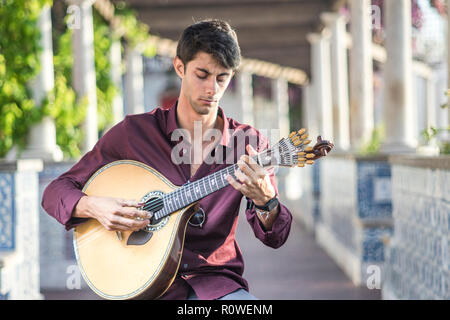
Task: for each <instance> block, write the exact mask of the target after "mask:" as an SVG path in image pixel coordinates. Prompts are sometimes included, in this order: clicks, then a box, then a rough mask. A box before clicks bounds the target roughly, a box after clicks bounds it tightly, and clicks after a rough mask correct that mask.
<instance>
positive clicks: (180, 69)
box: [173, 56, 184, 79]
mask: <svg viewBox="0 0 450 320" xmlns="http://www.w3.org/2000/svg"><path fill="white" fill-rule="evenodd" d="M173 68H174V69H175V72H176V73H177V74H178V76H179V77H180V79H183V77H184V63H183V61H181V59H180V58H179V57H178V56H175V58H173Z"/></svg>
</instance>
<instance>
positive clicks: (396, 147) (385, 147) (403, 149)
mask: <svg viewBox="0 0 450 320" xmlns="http://www.w3.org/2000/svg"><path fill="white" fill-rule="evenodd" d="M416 152H417V147H415V146H412V145H408V144H405V143H401V142H392V143H384V144H382V145H381V147H380V153H384V154H386V153H387V154H393V153H416Z"/></svg>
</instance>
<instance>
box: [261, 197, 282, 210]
mask: <svg viewBox="0 0 450 320" xmlns="http://www.w3.org/2000/svg"><path fill="white" fill-rule="evenodd" d="M278 203H279V201H278V198H277V196H275V197H273V198H272V199H270V200H269V201H268V202H267V203H266V204H265V205H263V206H258V205H256V204H255V208H256V209H259V210H262V211H267V212H270V211H272V210H273V209H275V208H276V207H277V206H278Z"/></svg>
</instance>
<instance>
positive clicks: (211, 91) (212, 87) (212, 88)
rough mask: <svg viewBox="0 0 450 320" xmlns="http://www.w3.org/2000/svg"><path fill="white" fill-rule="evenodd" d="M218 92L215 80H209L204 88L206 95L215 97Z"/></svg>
mask: <svg viewBox="0 0 450 320" xmlns="http://www.w3.org/2000/svg"><path fill="white" fill-rule="evenodd" d="M218 90H219V84H218V83H217V81H216V79H211V80H209V81H208V83H207V87H206V93H207V94H208V95H215V94H216V92H217V91H218Z"/></svg>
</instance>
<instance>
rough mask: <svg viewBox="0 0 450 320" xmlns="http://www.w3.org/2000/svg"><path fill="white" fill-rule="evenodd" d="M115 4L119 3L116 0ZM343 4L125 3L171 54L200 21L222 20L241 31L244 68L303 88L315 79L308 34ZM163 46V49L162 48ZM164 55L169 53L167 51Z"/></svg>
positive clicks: (268, 0)
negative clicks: (185, 31)
mask: <svg viewBox="0 0 450 320" xmlns="http://www.w3.org/2000/svg"><path fill="white" fill-rule="evenodd" d="M112 2H119V1H118V0H114V1H112ZM341 2H342V1H340V0H214V1H210V0H126V3H127V5H128V6H130V7H131V8H132V9H134V10H136V12H137V14H138V17H139V19H140V20H141V21H142V22H144V23H146V24H147V25H149V27H150V32H151V34H152V35H155V36H156V37H155V38H154V41H160V40H162V41H163V42H164V45H163V46H162V47H165V50H166V51H167V52H170V50H174V48H173V46H174V45H175V43H171V41H176V40H177V39H178V37H179V35H180V34H181V32H182V31H183V29H184V28H186V27H187V26H189V25H190V24H192V23H193V22H195V21H199V20H202V19H207V18H219V19H223V20H225V21H228V22H229V23H230V24H231V26H232V27H233V28H234V29H235V30H236V32H237V35H238V39H239V44H240V47H241V51H242V55H243V57H244V58H245V59H244V61H243V62H244V63H243V67H244V68H246V67H247V68H248V70H249V71H252V72H253V73H255V74H258V73H259V74H260V75H266V76H269V77H273V78H276V77H277V76H280V75H281V76H283V77H284V78H286V79H288V80H289V81H290V82H293V83H297V84H304V83H306V82H307V79H308V78H309V75H310V71H311V70H310V65H311V63H310V62H311V61H310V44H309V43H308V41H307V34H308V33H311V32H315V31H317V30H319V29H321V22H320V13H321V12H324V11H334V10H336V8H338V7H339V5H340V4H341ZM159 47H161V46H159ZM163 53H164V52H163Z"/></svg>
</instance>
